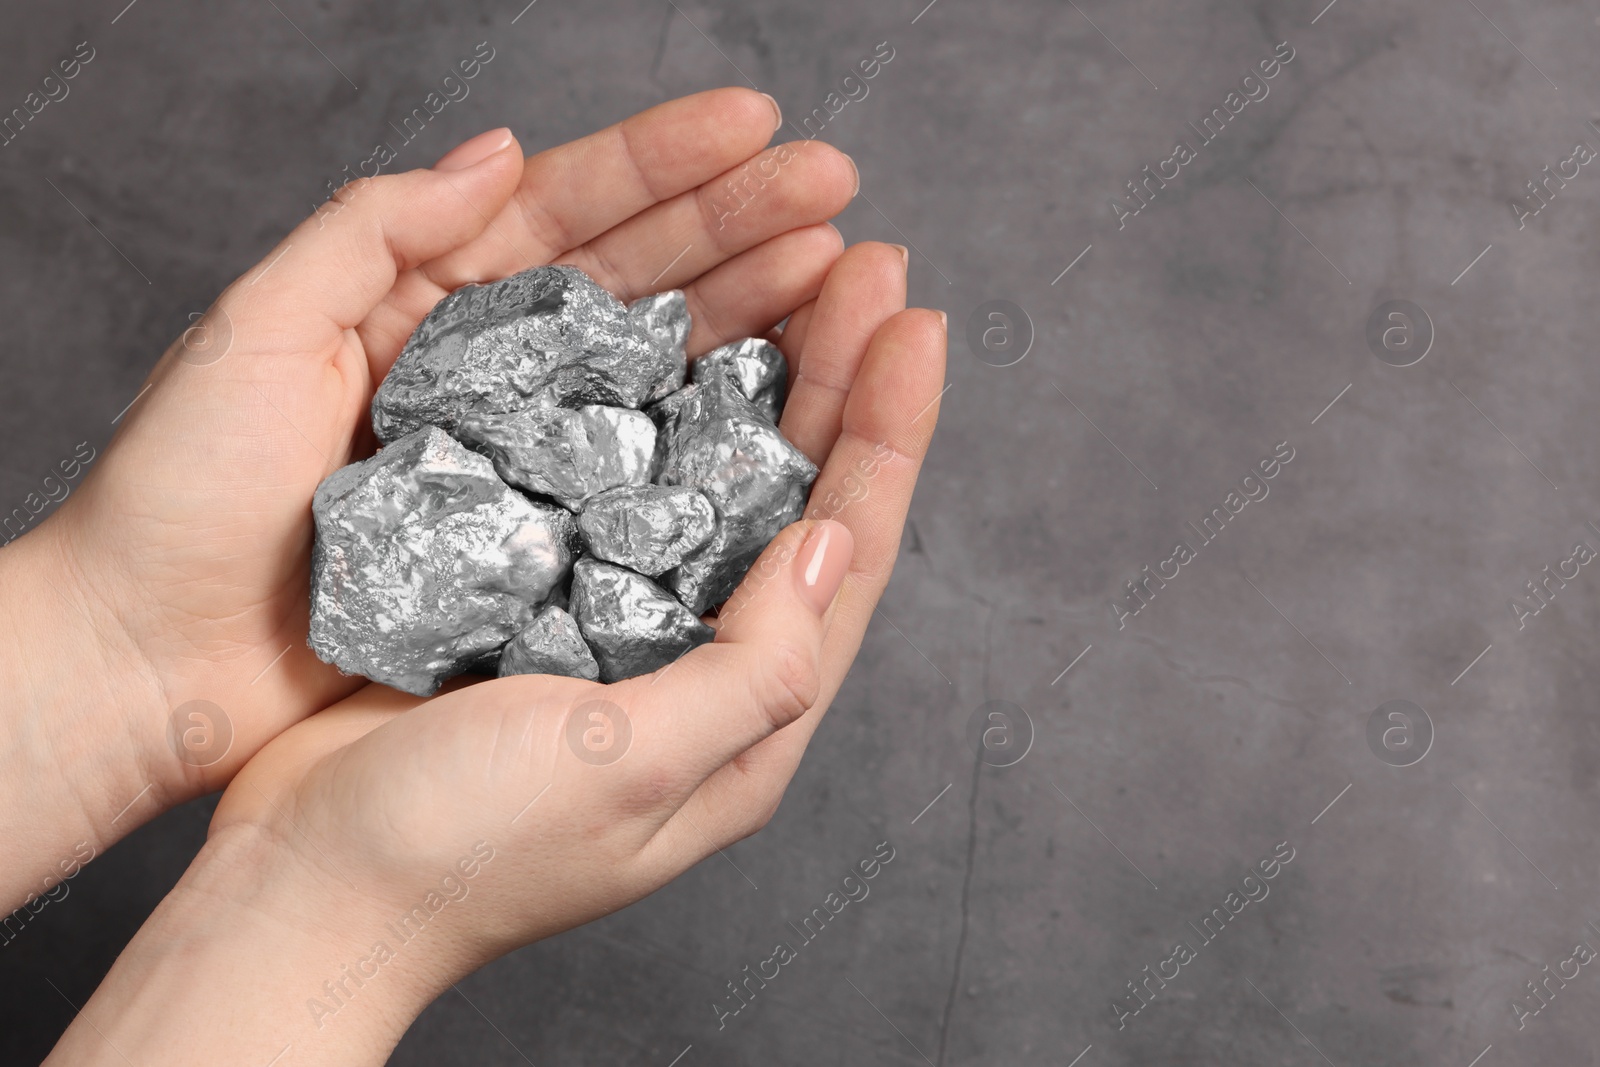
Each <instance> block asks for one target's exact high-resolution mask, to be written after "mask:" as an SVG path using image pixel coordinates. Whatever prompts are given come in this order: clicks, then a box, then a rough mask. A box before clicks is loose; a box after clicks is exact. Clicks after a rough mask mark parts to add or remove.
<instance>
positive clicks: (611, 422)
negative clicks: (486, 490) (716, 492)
mask: <svg viewBox="0 0 1600 1067" xmlns="http://www.w3.org/2000/svg"><path fill="white" fill-rule="evenodd" d="M456 437H457V438H458V439H460V440H461V441H463V442H465V443H466V444H468V445H470V446H472V447H473V448H476V449H478V450H479V451H482V452H485V453H487V454H488V455H489V456H491V457H492V458H493V459H494V469H495V470H496V471H497V472H498V473H499V475H500V477H502V478H504V479H505V480H506V481H508V482H510V483H511V484H512V485H514V486H517V487H518V488H520V489H526V490H528V491H529V492H532V493H542V494H544V495H545V496H550V497H554V498H555V499H556V500H557V501H559V502H560V503H561V504H562V506H564V507H567V508H570V509H572V510H573V511H576V510H578V509H579V508H581V507H582V506H583V502H584V501H585V500H587V499H588V498H589V497H591V496H593V495H594V494H596V493H600V492H604V491H605V490H607V489H614V488H616V487H617V486H623V485H640V484H642V483H644V482H647V481H649V480H650V468H651V465H652V463H653V461H654V455H655V447H656V428H655V424H654V423H653V422H651V421H650V419H649V417H648V416H646V415H644V414H642V413H640V412H638V411H633V410H631V409H629V408H613V407H604V406H602V405H599V404H588V405H585V406H584V407H581V408H578V409H577V410H571V409H568V408H528V409H526V410H524V411H518V412H512V413H509V414H498V415H481V414H477V413H473V414H469V415H467V416H465V417H464V418H462V420H461V423H460V425H458V426H457V427H456Z"/></svg>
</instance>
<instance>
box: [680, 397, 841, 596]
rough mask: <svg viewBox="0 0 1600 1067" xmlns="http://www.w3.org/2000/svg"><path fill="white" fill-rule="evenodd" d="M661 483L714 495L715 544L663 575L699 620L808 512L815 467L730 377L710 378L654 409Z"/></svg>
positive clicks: (702, 549)
mask: <svg viewBox="0 0 1600 1067" xmlns="http://www.w3.org/2000/svg"><path fill="white" fill-rule="evenodd" d="M651 410H652V414H653V415H654V416H655V418H656V419H657V427H658V433H657V437H656V461H657V463H658V464H659V466H660V474H659V475H658V476H657V478H656V481H657V482H659V483H660V484H662V485H684V486H691V487H693V488H695V489H699V490H701V491H702V492H704V493H705V494H706V496H708V497H710V498H711V504H712V506H713V507H714V508H715V509H716V512H717V526H716V532H715V533H714V534H713V535H712V538H711V540H710V542H708V543H707V544H706V545H705V546H704V547H703V548H701V549H699V550H698V551H696V552H695V553H693V554H692V555H690V556H689V557H687V558H686V559H685V560H684V561H683V563H681V564H680V565H679V566H677V567H675V568H673V569H672V570H670V571H668V572H667V573H666V574H665V575H663V576H662V579H661V584H662V585H664V586H665V587H666V588H667V589H669V590H671V591H672V592H673V593H675V594H677V596H678V598H679V599H680V600H682V601H683V602H684V604H686V605H688V607H689V609H690V610H691V611H693V612H694V613H695V614H696V615H699V614H702V613H704V612H706V611H707V610H709V609H710V608H711V607H712V605H715V604H720V603H722V602H723V601H724V600H726V599H727V598H728V596H729V594H731V593H732V592H733V591H734V589H735V588H737V587H738V585H739V581H740V579H742V578H743V577H744V573H745V571H747V570H749V569H750V565H751V564H752V563H754V562H755V560H756V557H757V556H759V555H760V554H761V550H762V549H764V548H766V546H767V544H768V543H769V542H770V541H771V540H772V539H773V538H774V537H776V536H777V535H778V531H779V530H782V529H783V528H784V527H785V526H787V525H789V524H790V523H792V522H795V521H796V520H798V519H799V518H800V516H801V514H802V513H803V512H804V511H805V506H806V494H807V491H808V490H809V489H810V487H811V483H812V482H813V481H815V480H816V477H817V468H816V466H815V464H813V463H812V462H811V461H810V460H809V459H807V458H806V456H805V454H804V453H803V452H801V451H800V450H799V449H797V448H795V447H794V445H792V444H790V443H789V442H788V440H787V439H785V438H784V436H783V434H781V433H779V432H778V428H777V427H776V426H774V425H773V424H772V422H771V420H769V419H768V418H767V417H766V414H765V412H763V411H762V410H761V409H760V408H758V407H756V405H755V404H753V403H752V402H751V401H750V400H749V399H747V398H746V397H745V396H744V394H743V392H742V391H741V387H740V386H739V384H738V383H736V382H735V381H734V380H733V377H732V376H731V375H711V376H709V377H708V378H707V379H706V380H705V381H702V382H699V383H696V384H692V385H686V386H684V387H683V388H682V389H680V390H678V392H676V393H673V394H672V395H671V396H669V397H667V398H666V400H664V401H663V402H662V403H660V404H657V405H655V406H654V407H653V408H652V409H651Z"/></svg>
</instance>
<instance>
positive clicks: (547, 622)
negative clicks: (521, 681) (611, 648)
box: [499, 604, 600, 682]
mask: <svg viewBox="0 0 1600 1067" xmlns="http://www.w3.org/2000/svg"><path fill="white" fill-rule="evenodd" d="M499 674H500V677H502V678H508V677H510V676H511V675H513V674H559V675H563V676H565V677H567V678H585V679H587V680H589V681H591V682H594V681H598V680H599V679H600V665H599V664H598V663H596V662H595V659H594V653H593V652H590V651H589V646H588V645H587V644H585V643H584V640H583V633H582V631H580V630H579V629H578V622H577V620H576V619H574V618H573V617H572V616H571V615H568V614H567V613H566V612H564V611H562V610H561V609H560V608H558V607H556V606H555V605H553V604H552V605H551V606H550V607H547V608H545V609H544V610H543V611H541V612H540V613H539V614H538V616H537V617H536V618H535V619H534V620H533V621H532V622H530V623H529V624H528V625H527V626H524V627H523V628H522V629H521V630H519V631H518V632H517V636H515V637H513V638H512V639H511V641H510V642H509V643H508V644H507V645H506V647H505V649H504V651H502V652H501V653H500V668H499Z"/></svg>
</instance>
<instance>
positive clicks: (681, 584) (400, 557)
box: [310, 267, 817, 696]
mask: <svg viewBox="0 0 1600 1067" xmlns="http://www.w3.org/2000/svg"><path fill="white" fill-rule="evenodd" d="M689 327H690V321H689V311H688V306H687V304H686V302H685V300H684V296H683V293H682V292H680V291H678V290H673V291H671V292H666V293H659V294H657V295H654V296H647V297H644V298H642V299H640V300H638V301H636V302H634V303H633V304H632V305H631V306H628V307H624V306H623V305H622V303H621V302H620V301H618V300H617V299H616V298H615V297H613V296H612V295H611V294H610V293H608V292H606V291H605V290H604V289H602V288H600V286H599V285H598V284H596V283H595V281H594V280H593V279H592V278H590V277H589V276H588V275H587V274H585V273H584V272H583V271H581V270H578V269H577V268H575V267H537V268H535V269H533V270H528V271H524V272H522V273H521V274H517V275H515V276H513V277H510V278H506V279H505V280H503V281H498V282H493V283H491V284H488V285H469V286H466V287H464V288H462V289H459V290H457V291H456V292H454V293H451V294H450V295H449V296H447V297H446V298H445V299H443V300H441V301H440V302H439V304H438V305H437V306H436V307H435V308H434V309H433V311H432V312H430V313H429V314H428V316H427V318H425V319H424V320H423V321H422V324H421V325H420V326H418V327H417V330H416V332H415V333H414V334H412V335H411V339H410V340H409V341H408V342H407V343H406V346H405V350H404V351H402V352H401V353H400V357H399V359H398V360H397V361H396V362H395V365H394V368H393V369H392V370H390V371H389V374H388V377H386V378H385V379H384V381H383V384H382V385H381V386H380V387H379V388H378V392H377V395H376V396H375V397H374V398H373V401H372V426H373V429H374V431H376V433H377V436H378V439H379V441H381V442H382V443H383V448H382V449H381V450H380V451H379V452H378V454H377V455H375V456H373V457H372V458H371V459H368V460H364V461H362V462H360V463H352V464H351V465H350V466H348V467H344V468H341V469H340V470H337V471H335V472H334V473H333V474H331V475H329V476H328V478H327V479H326V480H324V481H323V483H322V484H321V485H320V486H318V487H317V491H316V496H315V498H314V500H313V502H312V515H313V517H314V518H315V520H316V543H315V546H314V549H313V554H312V575H311V635H310V644H311V647H312V648H313V649H314V650H315V651H316V653H317V655H319V656H321V657H322V658H323V659H324V660H326V661H327V662H329V663H332V664H334V665H335V666H337V667H338V668H339V669H340V670H342V671H344V672H345V673H347V674H361V675H365V676H366V677H368V678H370V679H372V680H373V681H376V682H382V683H384V684H385V685H391V686H394V687H395V688H396V689H403V690H405V691H406V692H408V693H415V694H417V695H419V696H427V695H431V694H432V693H434V692H435V691H437V690H438V688H439V686H440V684H441V683H443V681H444V680H445V679H446V678H449V677H451V676H453V675H456V674H461V673H463V672H466V671H477V672H483V673H495V672H498V673H499V674H500V675H502V676H504V675H510V674H560V675H568V676H571V677H575V678H587V679H590V680H598V681H602V682H615V681H620V680H621V679H623V678H631V677H633V676H635V675H639V674H645V673H648V672H650V671H653V670H656V669H657V668H659V667H662V666H664V665H666V664H668V663H670V662H672V661H673V660H675V659H676V658H678V657H679V656H681V655H682V654H683V653H684V652H687V651H688V650H689V649H691V648H693V647H695V646H696V645H700V644H703V643H705V642H707V641H709V640H711V638H712V636H713V631H712V629H711V627H709V626H707V625H706V624H705V623H703V622H701V621H700V618H699V616H701V615H703V614H705V613H706V612H707V611H709V610H710V609H711V608H713V607H714V606H716V605H718V604H720V603H722V602H723V601H724V600H726V599H727V597H728V596H729V594H730V593H732V592H733V590H734V588H735V587H736V586H737V585H738V584H739V581H740V579H741V578H743V577H744V574H745V571H747V570H748V569H749V567H750V565H751V564H752V563H753V562H754V561H755V559H756V557H757V556H758V555H760V553H761V551H762V549H764V548H765V547H766V546H767V544H768V542H770V541H771V540H772V538H773V537H775V536H776V535H777V533H778V531H780V530H781V529H783V528H784V527H785V526H787V525H789V524H790V523H792V522H794V521H795V520H797V519H799V518H800V516H801V513H802V512H803V511H804V509H805V503H806V495H807V492H808V490H809V489H810V486H811V483H812V481H813V480H814V479H815V478H816V475H817V469H816V467H815V466H814V465H813V464H812V463H811V461H810V460H808V459H807V458H806V457H805V455H804V454H802V453H801V452H800V451H799V450H798V449H796V448H795V447H794V446H793V445H791V444H790V443H789V442H788V441H787V440H786V439H785V438H784V437H783V435H782V434H781V433H779V432H778V426H777V420H778V414H779V412H780V411H781V409H782V405H783V399H784V389H785V386H786V384H787V381H788V368H787V366H786V364H785V361H784V358H783V354H782V353H781V352H779V351H778V349H777V348H776V347H775V346H773V345H772V344H770V343H768V342H767V341H763V340H759V339H756V338H749V339H747V340H743V341H737V342H734V343H733V344H729V345H724V346H723V347H721V348H718V349H716V350H715V351H713V352H710V353H708V354H707V355H705V356H702V357H701V358H700V359H698V360H696V361H695V363H694V367H693V373H692V378H693V381H692V382H690V383H689V384H685V379H686V377H691V375H690V374H689V367H688V363H687V360H686V359H685V353H684V343H685V342H686V341H687V339H688V336H689Z"/></svg>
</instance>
